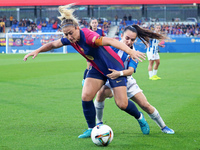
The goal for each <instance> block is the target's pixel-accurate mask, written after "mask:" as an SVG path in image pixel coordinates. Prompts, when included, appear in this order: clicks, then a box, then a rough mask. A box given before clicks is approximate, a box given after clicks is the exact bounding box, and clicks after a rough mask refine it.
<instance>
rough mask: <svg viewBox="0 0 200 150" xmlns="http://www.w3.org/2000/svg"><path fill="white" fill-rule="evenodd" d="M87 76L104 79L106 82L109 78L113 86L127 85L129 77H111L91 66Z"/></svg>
mask: <svg viewBox="0 0 200 150" xmlns="http://www.w3.org/2000/svg"><path fill="white" fill-rule="evenodd" d="M86 78H95V79H100V80H103V81H104V82H105V83H106V81H107V80H109V83H110V86H111V87H112V88H114V87H118V86H126V82H127V79H126V77H125V76H121V77H118V78H117V79H110V78H108V77H107V76H105V75H103V74H101V73H100V72H99V71H98V70H96V69H95V68H94V67H92V66H90V69H89V71H88V73H87V76H86Z"/></svg>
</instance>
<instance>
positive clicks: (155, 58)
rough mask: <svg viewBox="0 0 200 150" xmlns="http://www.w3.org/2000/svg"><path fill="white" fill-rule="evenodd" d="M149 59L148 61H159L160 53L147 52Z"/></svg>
mask: <svg viewBox="0 0 200 150" xmlns="http://www.w3.org/2000/svg"><path fill="white" fill-rule="evenodd" d="M147 57H148V60H157V59H160V56H159V54H158V53H154V54H153V53H152V52H151V51H150V52H147Z"/></svg>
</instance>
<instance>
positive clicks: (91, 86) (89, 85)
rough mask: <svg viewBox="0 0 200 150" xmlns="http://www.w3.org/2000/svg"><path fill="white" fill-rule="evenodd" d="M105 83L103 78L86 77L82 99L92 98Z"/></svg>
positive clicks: (88, 99)
mask: <svg viewBox="0 0 200 150" xmlns="http://www.w3.org/2000/svg"><path fill="white" fill-rule="evenodd" d="M103 84H104V81H103V80H100V79H95V78H86V79H85V83H84V86H83V89H82V100H83V101H90V100H92V99H93V98H94V97H95V95H96V93H97V92H98V91H99V89H100V88H101V87H102V85H103Z"/></svg>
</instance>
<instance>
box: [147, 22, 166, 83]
mask: <svg viewBox="0 0 200 150" xmlns="http://www.w3.org/2000/svg"><path fill="white" fill-rule="evenodd" d="M154 31H155V33H160V31H161V26H160V25H158V24H156V25H155V30H154ZM158 46H160V47H163V48H164V47H165V45H163V44H161V43H160V42H159V40H158V39H151V40H150V44H149V47H148V48H147V57H148V60H149V66H148V71H149V79H151V80H158V79H161V78H160V77H158V76H157V71H158V67H159V65H160V56H159V54H158ZM154 62H155V65H154V66H153V64H154ZM152 69H153V70H152Z"/></svg>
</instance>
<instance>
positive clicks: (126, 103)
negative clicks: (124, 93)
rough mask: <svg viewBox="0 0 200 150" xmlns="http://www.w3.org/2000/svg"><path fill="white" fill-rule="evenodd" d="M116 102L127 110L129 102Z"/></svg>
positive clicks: (122, 108)
mask: <svg viewBox="0 0 200 150" xmlns="http://www.w3.org/2000/svg"><path fill="white" fill-rule="evenodd" d="M116 104H117V106H118V107H119V108H120V109H121V110H125V109H126V108H127V106H128V102H116Z"/></svg>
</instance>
